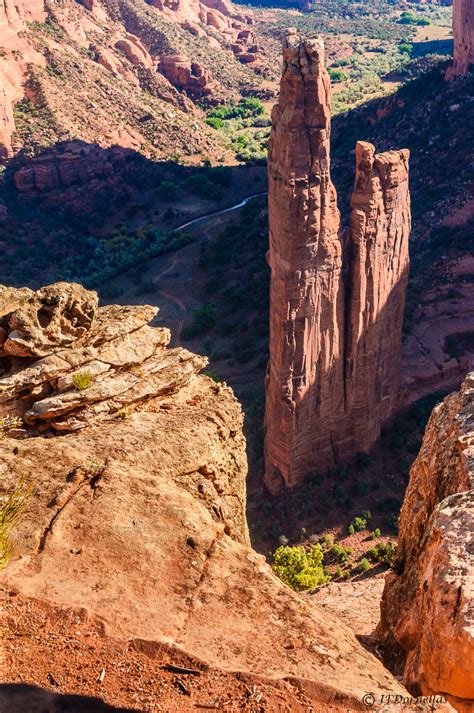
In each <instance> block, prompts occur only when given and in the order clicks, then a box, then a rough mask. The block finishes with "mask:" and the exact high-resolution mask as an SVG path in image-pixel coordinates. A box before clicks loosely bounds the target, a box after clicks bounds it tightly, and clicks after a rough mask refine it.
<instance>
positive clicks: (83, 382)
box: [72, 370, 93, 391]
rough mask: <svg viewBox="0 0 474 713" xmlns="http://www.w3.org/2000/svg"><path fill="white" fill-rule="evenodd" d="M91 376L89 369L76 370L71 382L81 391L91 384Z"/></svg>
mask: <svg viewBox="0 0 474 713" xmlns="http://www.w3.org/2000/svg"><path fill="white" fill-rule="evenodd" d="M92 382H93V377H92V374H91V372H90V371H89V370H85V371H78V372H77V373H76V374H74V375H73V377H72V383H73V384H74V387H75V388H76V389H77V390H78V391H83V390H84V389H88V388H89V387H90V386H92Z"/></svg>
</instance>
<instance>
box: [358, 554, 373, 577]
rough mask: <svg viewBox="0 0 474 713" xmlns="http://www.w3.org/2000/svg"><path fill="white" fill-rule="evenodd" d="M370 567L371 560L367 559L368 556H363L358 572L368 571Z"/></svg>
mask: <svg viewBox="0 0 474 713" xmlns="http://www.w3.org/2000/svg"><path fill="white" fill-rule="evenodd" d="M369 569H370V562H369V560H368V559H367V557H363V558H362V559H361V561H360V562H359V564H358V565H357V567H356V572H357V573H358V574H363V573H364V572H367V571H368V570H369Z"/></svg>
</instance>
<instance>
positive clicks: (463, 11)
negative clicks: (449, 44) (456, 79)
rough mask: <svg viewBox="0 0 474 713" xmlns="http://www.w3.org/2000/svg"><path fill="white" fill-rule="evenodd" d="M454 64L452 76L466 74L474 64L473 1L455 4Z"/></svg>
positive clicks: (456, 1) (466, 0)
mask: <svg viewBox="0 0 474 713" xmlns="http://www.w3.org/2000/svg"><path fill="white" fill-rule="evenodd" d="M453 32H454V64H453V70H452V72H451V73H450V76H458V75H462V74H466V72H467V70H468V68H469V65H471V64H474V5H473V3H472V0H454V2H453Z"/></svg>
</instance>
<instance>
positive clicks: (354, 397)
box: [345, 141, 411, 452]
mask: <svg viewBox="0 0 474 713" xmlns="http://www.w3.org/2000/svg"><path fill="white" fill-rule="evenodd" d="M408 158H409V152H408V151H407V150H404V151H389V152H387V153H383V154H376V153H375V148H374V147H373V146H372V145H371V144H368V143H365V142H362V141H360V142H359V143H358V144H357V147H356V162H357V165H356V179H355V187H354V192H353V194H352V199H351V206H352V215H351V223H350V230H349V238H348V246H347V248H348V263H349V270H348V271H349V293H348V295H347V297H348V300H347V301H348V307H347V314H348V324H347V332H346V346H345V352H346V357H345V370H346V377H345V383H346V412H347V413H348V414H350V428H351V431H352V435H353V438H354V443H353V448H354V451H355V452H359V451H367V450H369V448H370V447H371V446H372V444H373V443H374V441H375V440H376V439H377V438H378V437H379V435H380V429H381V426H382V424H383V423H384V422H385V421H386V420H387V419H388V418H389V417H390V416H391V414H392V413H393V410H394V408H395V406H396V403H397V396H398V386H399V383H400V361H401V331H402V322H403V311H404V307H405V292H406V287H407V281H408V262H409V259H408V238H409V235H410V226H411V218H410V194H409V191H408Z"/></svg>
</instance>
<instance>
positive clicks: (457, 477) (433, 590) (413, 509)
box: [379, 374, 474, 713]
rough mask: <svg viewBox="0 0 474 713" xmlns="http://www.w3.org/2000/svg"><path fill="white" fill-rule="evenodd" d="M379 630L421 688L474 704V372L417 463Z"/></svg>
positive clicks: (430, 433) (465, 706)
mask: <svg viewBox="0 0 474 713" xmlns="http://www.w3.org/2000/svg"><path fill="white" fill-rule="evenodd" d="M399 532H400V537H399V548H398V554H397V561H396V564H395V571H393V572H391V573H390V574H389V575H388V576H387V579H386V582H385V590H384V594H383V599H382V606H381V611H382V621H381V622H380V624H379V633H380V634H382V635H383V636H384V637H385V639H386V642H387V644H388V649H389V650H390V649H391V650H392V653H393V647H395V650H396V649H397V647H400V649H401V650H402V651H403V653H404V682H405V684H406V685H407V686H408V687H409V688H411V689H412V690H413V691H418V692H421V693H422V694H423V695H431V694H432V693H434V692H436V691H443V693H444V694H445V695H447V697H448V699H449V700H450V702H451V703H452V704H453V706H454V707H455V708H456V710H458V711H463V712H464V711H465V712H466V713H467V711H472V710H473V707H474V678H473V675H472V672H473V670H474V586H473V582H474V556H473V553H474V374H469V375H468V377H467V378H466V380H465V382H464V384H463V386H462V387H461V391H460V392H459V393H455V394H451V395H450V396H448V397H447V398H446V399H445V400H444V401H443V403H442V404H440V405H439V406H437V407H436V408H435V409H434V411H433V413H432V415H431V418H430V420H429V423H428V426H427V428H426V432H425V436H424V438H423V443H422V446H421V450H420V453H419V455H418V457H417V459H416V461H415V463H414V464H413V466H412V469H411V472H410V482H409V484H408V488H407V491H406V493H405V498H404V501H403V507H402V511H401V514H400V522H399Z"/></svg>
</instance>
